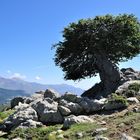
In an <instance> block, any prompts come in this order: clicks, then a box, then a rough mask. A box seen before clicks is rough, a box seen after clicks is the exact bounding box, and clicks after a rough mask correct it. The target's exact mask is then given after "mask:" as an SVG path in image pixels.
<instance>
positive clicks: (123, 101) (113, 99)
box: [108, 93, 128, 106]
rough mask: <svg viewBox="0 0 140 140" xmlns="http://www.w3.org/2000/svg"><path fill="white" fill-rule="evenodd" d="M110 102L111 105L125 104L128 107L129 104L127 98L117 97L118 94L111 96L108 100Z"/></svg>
mask: <svg viewBox="0 0 140 140" xmlns="http://www.w3.org/2000/svg"><path fill="white" fill-rule="evenodd" d="M108 102H109V103H111V104H113V103H114V102H115V103H121V104H124V105H125V106H128V102H127V100H126V98H125V97H124V96H121V95H117V94H116V93H113V94H112V95H111V96H110V99H109V100H108Z"/></svg>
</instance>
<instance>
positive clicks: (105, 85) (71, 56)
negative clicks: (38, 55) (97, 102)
mask: <svg viewBox="0 0 140 140" xmlns="http://www.w3.org/2000/svg"><path fill="white" fill-rule="evenodd" d="M54 47H55V48H56V54H55V64H56V65H57V66H60V67H61V68H62V70H63V71H64V73H65V77H64V78H65V79H70V80H80V79H84V78H87V77H92V76H95V75H96V74H97V73H99V76H100V79H101V82H100V83H99V84H97V85H96V86H94V87H92V88H91V89H89V90H88V91H86V92H85V93H84V94H83V96H88V97H100V96H101V95H103V96H107V95H108V94H110V93H112V92H113V91H114V90H115V89H116V88H117V86H118V85H119V83H120V80H121V77H120V72H119V69H118V63H119V62H123V61H127V60H128V59H132V58H133V57H135V56H136V55H138V54H139V53H140V23H139V21H138V19H137V18H136V17H135V16H134V15H127V14H123V15H118V16H112V15H105V16H96V17H95V18H92V19H91V18H89V19H81V20H79V21H78V22H76V23H71V24H70V25H69V26H68V27H66V28H64V31H63V41H59V42H58V43H57V44H55V45H54ZM95 92H96V93H95ZM93 93H94V94H93Z"/></svg>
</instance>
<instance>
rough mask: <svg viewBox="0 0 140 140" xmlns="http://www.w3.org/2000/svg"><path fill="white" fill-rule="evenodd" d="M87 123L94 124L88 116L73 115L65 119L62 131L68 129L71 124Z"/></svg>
mask: <svg viewBox="0 0 140 140" xmlns="http://www.w3.org/2000/svg"><path fill="white" fill-rule="evenodd" d="M88 122H94V121H93V120H92V119H91V118H89V117H88V116H84V115H80V116H75V115H70V116H68V117H66V118H65V120H64V123H63V129H68V128H70V126H71V125H72V124H75V123H88Z"/></svg>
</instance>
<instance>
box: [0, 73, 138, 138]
mask: <svg viewBox="0 0 140 140" xmlns="http://www.w3.org/2000/svg"><path fill="white" fill-rule="evenodd" d="M129 74H130V75H131V76H130V75H129ZM134 74H135V73H133V74H132V72H129V73H128V72H127V76H128V75H129V78H130V80H128V81H126V82H125V83H124V84H123V85H121V86H119V87H118V89H117V90H116V92H115V93H112V94H111V95H110V96H108V97H107V98H101V99H99V100H97V99H89V98H87V97H80V96H77V95H75V94H72V93H66V94H64V95H62V96H60V94H59V93H57V92H55V91H53V90H51V89H47V90H46V91H40V92H37V93H36V94H34V95H32V96H31V97H25V98H23V97H16V98H14V99H13V100H11V109H8V110H6V111H4V112H1V113H0V136H1V139H25V140H26V139H29V140H32V139H33V140H38V139H39V140H55V139H64V140H76V139H81V140H93V139H95V140H108V139H110V140H139V139H140V80H139V78H140V77H138V76H137V77H135V78H134V79H133V78H131V77H134Z"/></svg>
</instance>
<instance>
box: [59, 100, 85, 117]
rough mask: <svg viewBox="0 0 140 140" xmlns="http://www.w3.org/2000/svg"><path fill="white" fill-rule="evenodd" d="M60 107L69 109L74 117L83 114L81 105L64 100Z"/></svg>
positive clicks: (61, 101) (60, 102)
mask: <svg viewBox="0 0 140 140" xmlns="http://www.w3.org/2000/svg"><path fill="white" fill-rule="evenodd" d="M59 105H61V106H64V107H66V108H68V109H69V110H70V111H71V114H74V115H80V114H81V113H82V112H83V108H82V107H81V106H80V105H79V104H77V103H73V102H69V101H66V100H64V99H62V100H60V101H59Z"/></svg>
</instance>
